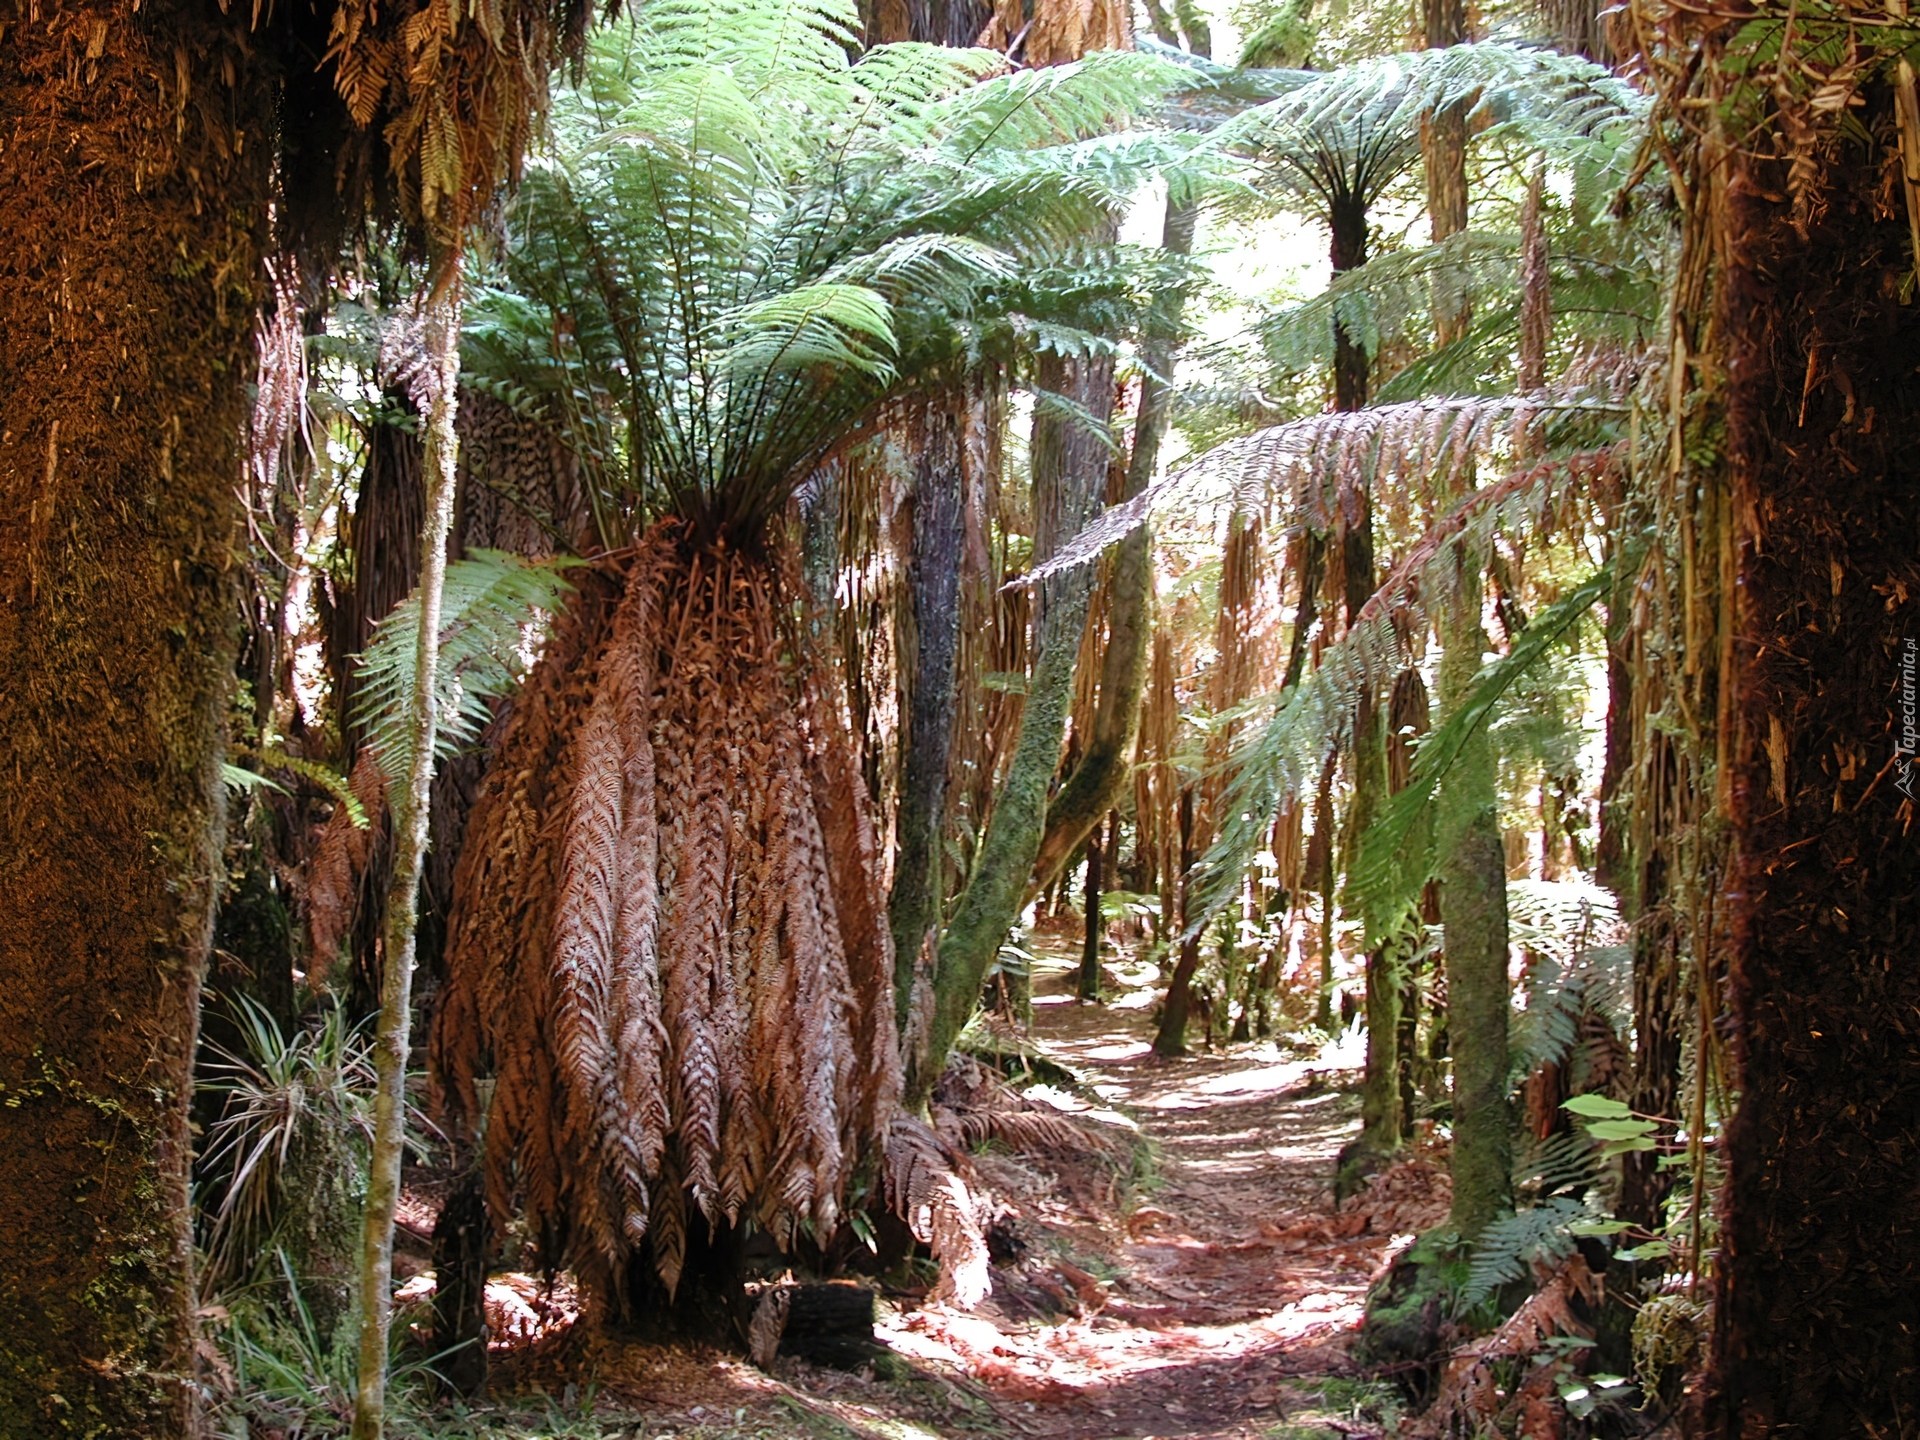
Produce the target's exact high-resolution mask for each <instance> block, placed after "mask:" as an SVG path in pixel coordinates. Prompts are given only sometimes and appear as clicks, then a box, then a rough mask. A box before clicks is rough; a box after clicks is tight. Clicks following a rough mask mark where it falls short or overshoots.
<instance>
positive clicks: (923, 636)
mask: <svg viewBox="0 0 1920 1440" xmlns="http://www.w3.org/2000/svg"><path fill="white" fill-rule="evenodd" d="M965 394H966V392H965V391H964V390H958V389H956V390H952V391H948V392H946V393H945V394H942V395H939V396H932V397H929V398H928V399H927V401H926V403H925V404H924V405H923V406H922V407H921V408H920V409H919V411H918V413H917V414H916V415H915V416H914V419H913V422H912V425H911V426H910V434H911V437H912V438H911V449H912V450H913V453H914V485H913V558H912V562H911V564H910V566H909V568H908V573H907V586H908V589H909V591H910V592H911V596H912V605H913V631H914V641H915V644H914V654H913V656H912V690H911V698H910V700H909V702H908V704H907V707H906V719H907V724H906V727H905V734H904V736H903V743H902V749H903V751H904V753H905V759H904V763H903V764H902V765H901V767H900V792H899V793H900V803H899V812H898V814H897V815H896V816H895V818H894V834H895V836H896V848H895V855H894V869H893V893H892V894H891V895H890V896H889V897H888V900H887V914H888V923H889V925H890V927H891V928H892V931H893V955H894V986H893V995H894V1002H895V1005H896V1008H897V1009H898V1012H899V1015H898V1018H899V1022H900V1026H901V1028H902V1030H903V1031H904V1030H905V1028H906V1024H907V1017H908V1013H909V1011H910V1009H911V1007H912V1004H913V993H914V979H915V975H916V972H917V971H918V970H919V968H920V967H921V966H922V965H923V964H924V963H925V960H924V956H923V952H924V951H925V950H926V949H927V947H928V946H929V945H931V944H932V942H933V935H934V932H935V930H936V929H937V928H938V926H939V924H940V901H941V899H942V894H941V891H942V888H943V886H942V877H943V876H944V874H945V862H944V854H943V851H942V847H941V839H942V837H943V836H944V834H945V833H946V820H947V805H946V791H947V763H948V759H949V757H950V755H951V753H952V750H953V728H954V717H955V711H956V708H957V704H956V701H957V697H956V695H955V693H954V685H955V682H956V679H957V676H958V673H959V671H958V662H959V654H960V572H961V568H962V566H963V564H964V563H965V553H964V552H965V540H966V536H965V525H966V505H965V482H966V477H965V473H964V467H963V466H962V465H961V460H960V428H961V411H962V407H963V406H964V404H965V403H966V401H965Z"/></svg>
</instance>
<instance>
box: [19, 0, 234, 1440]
mask: <svg viewBox="0 0 1920 1440" xmlns="http://www.w3.org/2000/svg"><path fill="white" fill-rule="evenodd" d="M9 18H10V20H11V22H12V23H10V24H9V25H8V27H7V31H6V36H5V41H4V43H0V135H4V136H5V137H6V140H5V144H4V146H0V195H4V196H5V197H6V198H5V202H4V203H0V585H4V586H5V587H6V589H7V591H8V594H7V600H6V604H5V605H4V606H0V672H3V673H4V674H5V675H6V683H5V685H4V686H0V895H4V897H5V899H4V901H0V906H3V907H4V908H3V909H0V994H4V995H5V996H6V1000H5V1008H4V1018H5V1023H4V1024H0V1095H3V1096H4V1100H5V1103H4V1105H0V1154H5V1155H6V1156H7V1157H9V1158H8V1162H7V1164H6V1165H5V1166H4V1167H0V1234H4V1236H5V1237H6V1238H5V1240H4V1241H0V1280H3V1281H4V1283H0V1434H5V1435H21V1436H26V1435H32V1436H36V1437H41V1436H45V1437H55V1436H68V1435H72V1436H79V1435H87V1436H128V1437H133V1436H138V1437H142V1440H162V1437H168V1436H176V1435H184V1434H186V1433H187V1432H188V1430H189V1428H190V1426H191V1425H192V1424H193V1413H194V1410H195V1408H196V1407H195V1401H194V1393H195V1392H194V1387H193V1385H192V1378H191V1377H192V1374H193V1368H194V1362H193V1339H194V1336H193V1321H192V1294H193V1289H192V1243H191V1234H190V1231H189V1227H188V1213H187V1166H188V1161H189V1156H190V1151H191V1144H190V1141H189V1139H188V1134H187V1102H188V1096H189V1091H190V1085H191V1080H192V1073H191V1057H192V1054H193V1045H194V1035H195V1016H196V1010H197V1007H198V1001H199V995H200V985H201V977H202V974H203V970H204V966H205V961H206V956H207V949H208V945H209V941H210V937H211V929H212V919H213V909H214V901H215V891H216V886H217V884H218V883H219V877H220V874H221V871H220V865H219V862H220V841H221V833H222V828H223V822H224V802H223V796H222V792H221V786H220V772H219V758H220V731H221V720H222V715H223V712H224V709H225V705H226V702H227V697H228V692H229V687H230V685H231V683H232V676H233V669H234V657H235V653H236V644H237V626H236V621H237V619H238V615H239V605H238V596H237V591H236V588H235V584H234V579H235V575H236V573H237V564H238V557H237V555H236V553H235V546H236V544H237V542H238V539H239V536H238V532H237V525H236V522H237V519H238V515H237V511H236V507H235V502H234V481H235V477H236V475H237V473H238V469H239V457H238V454H237V453H236V448H237V441H238V438H239V436H240V433H241V427H242V420H243V416H244V413H245V409H244V407H245V400H246V392H245V382H246V379H247V377H248V374H249V371H250V368H251V366H250V344H249V339H250V336H249V331H250V326H251V322H252V317H253V304H254V301H255V298H256V290H257V280H258V277H259V276H260V274H261V267H260V261H259V240H260V236H259V235H258V234H257V233H256V228H255V227H256V226H257V225H258V224H259V223H260V222H261V221H262V220H264V217H265V214H266V205H265V200H266V184H265V181H266V164H265V161H266V158H267V156H268V155H269V153H270V149H271V147H270V145H269V144H268V143H267V141H268V139H269V129H270V124H271V120H272V109H271V95H270V94H269V92H268V90H267V88H266V87H265V86H264V85H263V84H262V83H261V78H260V76H259V74H258V73H257V69H256V67H254V66H252V65H251V64H249V62H248V61H247V59H246V57H247V56H248V54H249V50H248V48H247V45H246V43H245V36H244V29H245V16H244V14H243V13H241V14H238V16H237V18H236V19H235V20H233V21H229V20H227V19H226V18H225V17H224V16H222V15H221V14H220V13H219V12H218V11H216V10H215V9H214V7H212V6H207V7H204V8H202V7H198V6H190V5H175V4H168V3H161V4H159V5H158V6H155V5H153V4H151V3H149V4H148V5H146V6H145V7H144V8H142V7H136V6H132V5H125V4H118V5H105V6H101V7H97V8H95V9H93V10H86V11H80V10H70V9H64V8H62V7H58V6H56V7H54V8H52V9H51V10H44V9H42V10H36V12H35V14H34V16H33V18H32V20H31V22H29V20H28V17H27V16H26V14H25V13H24V10H22V11H19V12H16V13H15V14H13V15H12V16H10V17H9ZM223 66H225V67H226V69H225V74H224V77H223V74H222V67H223ZM183 85H184V93H182V86H183ZM176 115H177V116H178V117H179V119H178V120H177V121H176ZM243 133H244V136H245V140H244V145H243V142H242V141H241V139H240V137H241V135H242V134H243Z"/></svg>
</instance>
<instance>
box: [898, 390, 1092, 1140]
mask: <svg viewBox="0 0 1920 1440" xmlns="http://www.w3.org/2000/svg"><path fill="white" fill-rule="evenodd" d="M1039 383H1040V385H1041V387H1042V388H1044V389H1047V390H1051V391H1053V392H1054V393H1056V394H1062V395H1065V396H1067V397H1068V398H1069V399H1071V400H1073V401H1075V402H1077V403H1078V404H1079V405H1080V406H1081V407H1083V408H1084V409H1085V410H1086V411H1087V412H1088V413H1089V414H1091V415H1092V416H1093V417H1094V418H1095V419H1096V420H1099V421H1102V422H1104V421H1105V419H1106V418H1107V416H1108V415H1109V414H1110V413H1111V410H1112V406H1113V362H1112V361H1111V360H1110V359H1107V358H1104V357H1097V356H1095V357H1086V358H1082V359H1075V360H1067V359H1063V358H1062V357H1059V356H1043V357H1042V358H1041V363H1040V373H1039ZM1107 454H1108V451H1107V446H1106V444H1105V442H1104V441H1103V439H1102V438H1101V437H1100V436H1098V435H1094V434H1090V433H1088V431H1087V428H1086V426H1085V424H1084V423H1083V422H1081V421H1078V420H1069V419H1066V418H1064V417H1060V416H1055V415H1044V414H1043V415H1039V416H1036V417H1035V420H1034V435H1033V444H1032V455H1033V489H1034V514H1035V518H1036V527H1035V528H1036V533H1035V536H1034V554H1035V556H1036V557H1040V558H1044V557H1045V556H1047V555H1050V554H1052V553H1053V551H1054V549H1055V548H1057V547H1058V546H1059V545H1060V544H1061V543H1062V542H1063V541H1065V540H1067V539H1068V538H1070V537H1071V536H1073V535H1074V534H1075V533H1077V532H1078V531H1079V530H1080V528H1081V527H1082V526H1083V525H1085V524H1086V522H1087V521H1088V520H1089V519H1091V518H1092V515H1093V513H1094V510H1095V508H1096V503H1097V497H1098V496H1099V494H1100V493H1101V490H1102V488H1103V486H1104V484H1105V481H1106V474H1107ZM1092 579H1093V577H1092V567H1091V566H1085V565H1083V566H1080V567H1078V568H1077V569H1075V570H1072V571H1070V572H1068V573H1066V574H1063V575H1056V576H1054V577H1052V578H1051V579H1048V580H1046V581H1044V582H1042V583H1041V585H1040V586H1039V587H1038V594H1037V596H1036V602H1037V603H1036V606H1035V609H1036V615H1035V622H1034V623H1035V626H1036V630H1037V635H1038V640H1037V643H1036V645H1035V660H1034V666H1033V671H1032V675H1031V678H1030V679H1029V681H1028V686H1027V700H1026V704H1025V706H1024V707H1023V708H1022V710H1021V715H1020V732H1019V739H1018V740H1017V741H1016V743H1015V746H1014V752H1013V758H1012V760H1011V761H1010V762H1009V763H1008V767H1007V775H1006V779H1005V780H1004V781H1003V782H1002V784H1001V786H1000V790H999V793H998V794H997V795H996V797H995V799H994V805H993V813H992V814H991V815H990V816H989V817H988V820H987V830H986V834H985V835H984V836H983V837H982V839H981V842H980V849H979V852H978V854H977V856H976V857H975V860H974V865H973V873H972V874H971V875H970V876H969V877H968V879H967V885H966V888H965V889H964V890H963V891H962V892H961V894H960V898H959V899H958V900H957V901H955V902H954V906H953V911H952V914H951V916H950V917H949V919H948V921H947V925H946V929H945V930H944V931H943V932H942V933H941V936H940V943H939V949H938V952H937V959H936V962H935V970H934V977H933V992H934V994H933V1013H932V1016H931V1021H930V1024H929V1025H928V1026H927V1031H926V1036H925V1039H924V1041H923V1042H922V1043H920V1044H918V1045H915V1046H913V1047H911V1050H910V1053H909V1054H907V1055H906V1056H904V1057H903V1058H904V1059H905V1061H906V1070H907V1076H906V1096H907V1101H908V1103H909V1104H910V1105H912V1106H914V1107H916V1108H918V1107H920V1106H923V1105H925V1103H926V1101H927V1098H928V1096H930V1095H931V1094H932V1093H933V1087H934V1085H935V1083H936V1082H938V1080H939V1078H940V1071H941V1070H942V1068H944V1066H945V1065H946V1060H947V1052H948V1051H949V1050H951V1049H952V1048H953V1042H954V1040H955V1039H957V1038H958V1037H959V1034H960V1031H961V1030H962V1029H963V1028H964V1027H965V1025H966V1023H967V1019H968V1017H969V1016H971V1015H972V1013H973V1007H974V1005H975V1003H976V1002H977V1001H978V999H979V996H980V989H981V986H982V985H983V984H985V982H986V976H987V971H988V970H989V969H990V968H991V967H992V965H993V961H994V957H995V956H996V955H998V954H999V951H1000V945H1001V943H1002V942H1003V941H1004V940H1005V939H1006V937H1007V932H1008V931H1009V930H1011V929H1012V928H1013V925H1014V923H1015V922H1016V921H1017V920H1018V919H1019V918H1020V911H1021V908H1022V906H1023V905H1024V904H1025V903H1026V898H1027V884H1028V880H1029V878H1030V877H1031V876H1032V874H1033V864H1034V860H1035V859H1036V858H1037V857H1038V855H1039V853H1040V839H1041V835H1042V833H1043V831H1044V829H1045V826H1046V819H1047V798H1048V791H1049V790H1050V789H1051V787H1052V784H1053V777H1054V773H1055V771H1056V770H1057V769H1058V768H1059V765H1060V747H1061V744H1062V742H1063V741H1064V739H1065V737H1066V727H1067V715H1068V713H1069V711H1070V710H1071V709H1072V705H1073V671H1074V664H1075V662H1076V660H1077V659H1078V658H1079V653H1080V641H1081V633H1082V632H1083V631H1084V630H1085V629H1086V622H1087V599H1088V592H1089V591H1090V589H1091V588H1092Z"/></svg>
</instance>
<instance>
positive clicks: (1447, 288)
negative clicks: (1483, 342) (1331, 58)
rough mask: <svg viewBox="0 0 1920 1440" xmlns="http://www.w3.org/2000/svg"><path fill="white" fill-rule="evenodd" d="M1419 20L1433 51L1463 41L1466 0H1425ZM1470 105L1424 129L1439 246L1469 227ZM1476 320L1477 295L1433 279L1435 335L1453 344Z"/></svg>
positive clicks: (1451, 109)
mask: <svg viewBox="0 0 1920 1440" xmlns="http://www.w3.org/2000/svg"><path fill="white" fill-rule="evenodd" d="M1420 10H1421V19H1422V21H1423V22H1424V25H1425V30H1426V42H1427V48H1428V49H1429V50H1441V49H1445V48H1446V47H1447V46H1450V45H1460V44H1464V43H1465V42H1466V41H1467V40H1469V39H1471V38H1472V36H1471V32H1469V30H1468V29H1467V7H1466V0H1422V3H1421V7H1420ZM1467 109H1468V107H1467V105H1466V104H1464V103H1462V104H1457V105H1450V106H1448V107H1447V108H1445V109H1444V110H1436V111H1435V112H1434V113H1433V114H1431V115H1429V116H1428V117H1427V118H1426V120H1425V122H1424V123H1423V124H1422V125H1421V128H1420V151H1421V155H1422V157H1423V158H1424V159H1425V161H1426V172H1427V226H1428V233H1429V234H1430V235H1432V237H1433V241H1434V243H1435V244H1436V245H1437V244H1439V243H1440V242H1441V241H1442V240H1446V239H1448V238H1450V237H1451V236H1454V235H1458V234H1460V233H1461V232H1462V231H1464V230H1465V229H1466V228H1467ZM1472 324H1473V297H1472V296H1471V295H1469V294H1468V293H1467V290H1466V287H1464V286H1463V285H1461V284H1460V283H1459V281H1458V280H1457V279H1456V278H1454V277H1453V276H1451V275H1448V274H1446V273H1445V272H1442V273H1441V274H1439V275H1437V276H1436V277H1435V278H1434V282H1433V330H1434V340H1435V342H1436V343H1437V344H1440V345H1451V344H1452V343H1453V342H1454V341H1456V340H1458V339H1460V338H1461V337H1463V336H1464V335H1465V334H1466V333H1467V330H1468V329H1469V328H1470V327H1471V325H1472Z"/></svg>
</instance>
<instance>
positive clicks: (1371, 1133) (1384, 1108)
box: [1344, 505, 1403, 1156]
mask: <svg viewBox="0 0 1920 1440" xmlns="http://www.w3.org/2000/svg"><path fill="white" fill-rule="evenodd" d="M1344 544H1345V548H1346V554H1345V556H1344V560H1345V570H1346V580H1347V597H1346V598H1347V624H1348V626H1349V627H1351V626H1352V625H1353V624H1354V623H1355V621H1356V620H1357V619H1358V617H1359V614H1360V607H1361V606H1363V605H1365V604H1366V602H1367V601H1368V600H1369V599H1371V598H1372V596H1373V580H1374V575H1373V512H1372V507H1371V505H1369V506H1368V507H1367V509H1366V510H1365V512H1363V514H1362V515H1361V517H1360V519H1359V521H1358V522H1357V523H1356V524H1354V525H1353V526H1352V527H1351V528H1349V529H1348V531H1347V533H1346V536H1345V538H1344ZM1382 718H1383V717H1382V716H1381V714H1380V705H1379V702H1378V700H1377V698H1376V697H1375V695H1374V692H1373V687H1372V686H1371V685H1368V686H1366V687H1364V688H1363V689H1362V690H1361V691H1360V696H1359V699H1358V701H1357V702H1356V703H1355V705H1354V710H1353V749H1352V763H1353V770H1352V774H1353V799H1352V801H1351V802H1350V807H1351V808H1350V809H1349V810H1348V813H1347V832H1346V833H1347V853H1348V854H1350V855H1351V854H1358V853H1359V846H1360V837H1361V836H1363V835H1365V834H1366V833H1367V827H1368V826H1369V825H1371V824H1372V823H1373V817H1374V814H1375V812H1376V811H1377V809H1378V807H1379V805H1380V802H1381V801H1382V800H1383V799H1385V797H1386V790H1387V752H1386V738H1385V730H1386V727H1385V726H1384V725H1383V724H1382V723H1381V721H1382ZM1400 950H1401V945H1400V942H1399V941H1398V940H1389V941H1384V942H1382V943H1381V944H1379V945H1376V946H1375V947H1374V948H1373V949H1372V950H1371V951H1369V952H1368V954H1367V995H1366V1005H1367V1061H1366V1071H1365V1074H1364V1076H1363V1078H1362V1085H1361V1094H1360V1122H1361V1130H1360V1140H1359V1144H1360V1146H1361V1148H1363V1149H1365V1150H1368V1151H1371V1152H1372V1154H1373V1155H1374V1156H1385V1155H1391V1154H1392V1153H1393V1152H1394V1151H1396V1150H1398V1149H1399V1148H1400V1142H1401V1132H1400V985H1401V978H1402V970H1403V967H1402V966H1401V964H1400Z"/></svg>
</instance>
